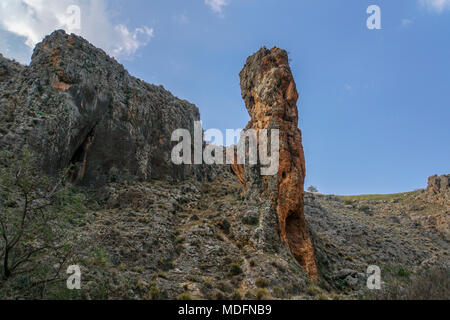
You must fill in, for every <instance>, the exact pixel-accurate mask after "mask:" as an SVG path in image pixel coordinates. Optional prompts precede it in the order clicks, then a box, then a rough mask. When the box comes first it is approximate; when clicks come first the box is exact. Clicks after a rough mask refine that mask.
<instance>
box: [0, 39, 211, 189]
mask: <svg viewBox="0 0 450 320" xmlns="http://www.w3.org/2000/svg"><path fill="white" fill-rule="evenodd" d="M0 87H1V90H0V120H1V121H0V124H1V128H0V146H1V147H2V148H7V149H10V150H11V149H13V148H22V146H23V145H28V146H29V147H30V148H31V149H33V150H34V151H35V152H36V153H37V154H39V156H40V158H41V162H42V166H43V167H44V168H45V169H46V170H47V171H49V172H50V173H52V172H54V171H56V170H59V169H62V168H65V167H67V166H68V165H69V164H73V165H74V167H75V169H74V171H73V173H72V175H73V179H74V180H77V181H78V182H79V183H82V184H96V185H98V184H105V183H108V182H110V181H121V180H138V181H148V180H151V179H165V180H168V181H173V180H180V179H184V178H185V177H186V176H189V175H194V176H198V177H199V178H204V177H205V176H206V175H207V173H205V170H208V168H206V167H201V166H188V165H186V166H176V165H174V164H172V162H171V159H170V156H171V150H172V147H173V145H174V144H175V143H172V142H171V141H170V139H171V134H172V132H173V131H174V130H175V129H178V128H185V129H188V130H190V131H191V134H193V123H194V121H197V120H199V119H200V113H199V110H198V109H197V107H196V106H194V105H193V104H190V103H189V102H187V101H184V100H180V99H178V98H176V97H174V96H173V95H172V94H171V93H170V92H168V91H166V90H164V88H163V87H161V86H155V85H150V84H147V83H145V82H143V81H141V80H139V79H136V78H134V77H132V76H130V75H129V74H128V72H127V71H126V70H125V69H124V68H123V66H122V65H120V64H119V63H118V62H117V61H115V60H114V59H113V58H110V57H109V56H107V55H106V54H105V52H103V51H102V50H100V49H97V48H95V47H94V46H92V45H91V44H90V43H89V42H87V41H86V40H84V39H82V38H81V37H78V36H76V35H73V34H72V35H67V34H66V33H65V32H64V31H55V32H54V33H53V34H51V35H50V36H48V37H46V38H45V39H44V40H43V41H42V43H40V44H38V45H37V47H36V48H35V50H34V54H33V57H32V61H31V64H30V66H21V65H19V64H17V63H14V62H12V61H9V60H7V59H5V58H3V57H2V56H1V57H0Z"/></svg>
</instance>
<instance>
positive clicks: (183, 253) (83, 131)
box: [0, 31, 450, 299]
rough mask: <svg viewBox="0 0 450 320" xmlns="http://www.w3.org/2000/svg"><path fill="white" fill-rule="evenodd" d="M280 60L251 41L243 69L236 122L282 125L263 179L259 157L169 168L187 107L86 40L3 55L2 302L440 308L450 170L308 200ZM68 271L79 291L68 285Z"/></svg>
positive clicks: (50, 42)
mask: <svg viewBox="0 0 450 320" xmlns="http://www.w3.org/2000/svg"><path fill="white" fill-rule="evenodd" d="M288 61H289V60H288V56H287V53H286V51H284V50H282V49H279V48H273V49H271V50H268V49H266V48H262V49H260V50H259V51H257V52H256V53H255V54H254V55H252V56H250V57H249V58H248V60H247V62H246V64H245V66H244V69H243V71H242V72H241V74H240V77H241V88H242V97H243V99H244V101H245V103H246V107H247V110H248V112H249V114H250V116H251V120H250V122H249V124H248V125H247V129H254V130H256V131H258V132H259V131H261V130H265V129H274V128H275V129H280V142H281V143H280V152H279V153H280V154H279V167H278V170H277V171H276V172H275V174H273V175H270V176H263V175H261V174H260V172H261V169H264V168H265V166H264V165H262V164H261V163H260V162H259V163H257V164H256V165H253V164H249V163H247V164H245V165H227V164H224V165H221V164H214V165H206V164H200V165H192V164H183V165H176V164H174V163H173V162H172V161H171V150H172V148H173V146H174V145H175V143H174V142H173V141H171V133H172V132H173V131H174V130H175V129H178V128H185V129H186V130H187V131H189V132H191V133H193V131H194V123H195V122H196V121H198V120H200V112H199V110H198V109H197V107H196V106H195V105H193V104H191V103H189V102H187V101H185V100H182V99H179V98H177V97H175V96H173V95H172V94H171V93H170V92H168V91H167V90H165V89H164V88H163V87H162V86H155V85H150V84H147V83H145V82H143V81H141V80H139V79H136V78H134V77H132V76H130V75H129V74H128V72H127V71H126V70H125V69H124V68H123V66H121V65H120V64H119V63H118V62H117V61H115V60H114V59H112V58H110V57H108V56H107V55H106V54H105V53H104V52H103V51H102V50H100V49H97V48H95V47H94V46H92V45H91V44H90V43H88V42H87V41H86V40H84V39H82V38H81V37H78V36H75V35H67V34H65V32H63V31H56V32H54V33H53V34H52V35H50V36H48V37H46V38H45V39H44V40H43V42H42V43H40V44H38V45H37V47H36V49H35V51H34V54H33V58H32V62H31V64H30V66H23V65H20V64H17V63H15V62H13V61H10V60H8V59H6V58H4V57H3V56H0V148H1V152H2V153H1V154H2V157H1V159H0V160H1V161H0V180H1V183H0V200H1V210H2V211H1V213H0V222H1V224H0V226H1V230H0V232H1V235H2V237H1V239H2V240H1V241H2V242H1V244H2V246H1V248H2V249H1V250H2V251H0V253H1V255H0V256H1V257H2V260H1V261H2V262H1V264H0V267H1V270H2V271H1V278H0V279H1V280H0V298H2V299H372V298H380V297H385V298H430V297H436V298H440V299H448V297H449V296H450V295H449V292H450V284H449V277H447V276H446V275H448V272H449V270H450V268H449V267H450V266H449V264H448V261H449V240H450V239H449V206H448V199H449V197H448V192H449V184H448V177H447V176H442V177H432V178H430V181H429V187H428V188H427V190H422V191H416V192H411V193H404V194H396V195H384V196H379V195H372V196H353V197H352V196H349V197H339V196H332V195H320V194H312V193H305V192H304V191H303V183H304V178H305V176H306V168H305V160H304V154H303V147H302V138H301V132H300V130H299V129H298V128H297V123H298V109H297V99H298V92H297V89H296V85H295V81H294V79H293V76H292V73H291V70H290V67H289V62H288ZM201 142H203V141H201ZM270 142H271V143H272V142H274V140H270ZM257 145H258V147H261V145H262V141H261V140H258V141H257ZM189 147H191V146H189ZM202 147H203V149H205V147H206V143H204V142H203V143H202ZM221 151H223V153H224V154H226V153H227V152H231V153H235V152H236V150H235V149H231V148H230V149H228V150H221ZM233 155H234V156H236V155H235V154H233ZM5 261H7V263H5ZM69 265H78V266H80V267H81V274H82V289H81V290H68V289H67V287H66V279H67V274H66V269H67V266H69ZM369 265H377V266H379V267H380V268H381V269H382V281H383V290H381V291H379V292H376V294H375V293H374V292H369V291H368V290H367V288H366V283H367V278H368V276H369V275H368V274H367V268H368V266H369ZM427 279H428V280H427ZM429 279H431V280H429ZM426 281H428V283H431V284H432V286H429V287H427V289H426V290H425V289H423V287H419V286H422V285H423V283H424V282H426Z"/></svg>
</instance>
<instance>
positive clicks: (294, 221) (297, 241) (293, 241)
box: [286, 211, 306, 266]
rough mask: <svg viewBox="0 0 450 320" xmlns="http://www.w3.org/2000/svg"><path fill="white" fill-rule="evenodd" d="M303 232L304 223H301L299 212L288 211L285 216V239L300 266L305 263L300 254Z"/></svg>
mask: <svg viewBox="0 0 450 320" xmlns="http://www.w3.org/2000/svg"><path fill="white" fill-rule="evenodd" d="M304 232H306V231H305V225H304V224H303V223H302V219H301V217H300V214H299V213H298V212H294V211H289V213H288V216H287V218H286V239H287V242H288V246H289V249H290V250H291V253H292V255H293V256H294V258H295V259H296V260H297V261H298V262H299V263H300V265H302V266H303V265H304V263H305V261H304V257H303V255H302V249H303V243H304V238H303V237H302V235H303V234H304Z"/></svg>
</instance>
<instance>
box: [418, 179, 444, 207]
mask: <svg viewBox="0 0 450 320" xmlns="http://www.w3.org/2000/svg"><path fill="white" fill-rule="evenodd" d="M424 196H425V199H426V200H428V201H430V202H435V203H438V204H442V205H446V206H449V207H450V174H448V175H441V176H437V175H434V176H432V177H429V178H428V186H427V189H426V190H425V193H424Z"/></svg>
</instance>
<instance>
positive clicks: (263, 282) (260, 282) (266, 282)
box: [255, 278, 269, 288]
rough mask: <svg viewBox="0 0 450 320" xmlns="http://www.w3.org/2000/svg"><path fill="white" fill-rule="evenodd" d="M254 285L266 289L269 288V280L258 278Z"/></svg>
mask: <svg viewBox="0 0 450 320" xmlns="http://www.w3.org/2000/svg"><path fill="white" fill-rule="evenodd" d="M255 284H256V286H257V287H258V288H267V287H268V286H269V280H267V279H263V278H259V279H257V280H256V281H255Z"/></svg>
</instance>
